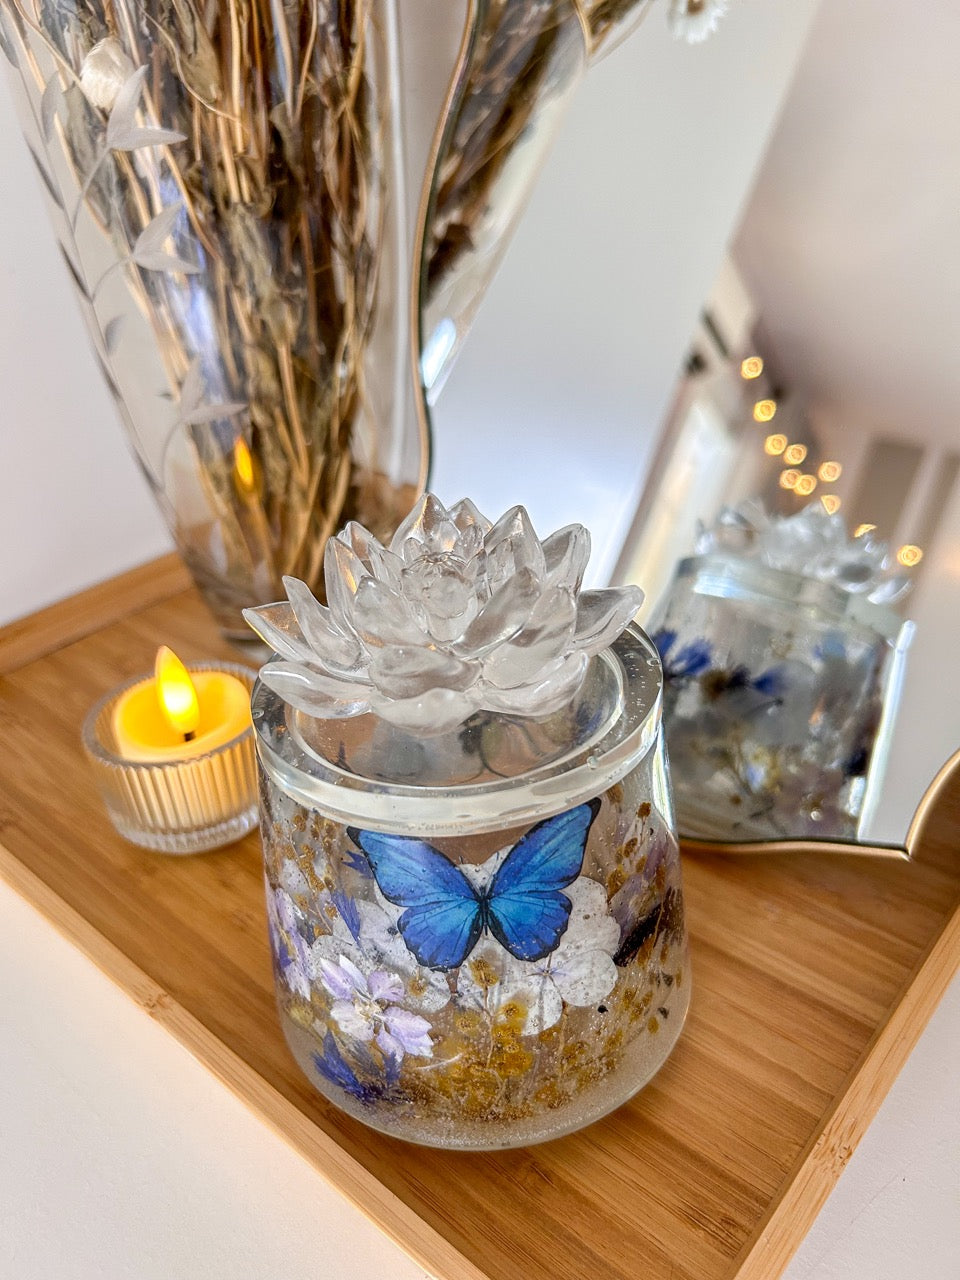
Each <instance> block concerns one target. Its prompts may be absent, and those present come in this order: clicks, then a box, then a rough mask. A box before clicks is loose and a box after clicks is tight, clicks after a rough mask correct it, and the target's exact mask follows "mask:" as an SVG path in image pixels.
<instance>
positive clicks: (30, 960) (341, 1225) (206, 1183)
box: [0, 855, 960, 1280]
mask: <svg viewBox="0 0 960 1280" xmlns="http://www.w3.org/2000/svg"><path fill="white" fill-rule="evenodd" d="M144 856H150V855H144ZM694 998H696V997H695V996H694ZM0 1011H2V1026H3V1035H2V1037H0V1079H2V1080H3V1082H4V1087H3V1089H2V1090H0V1143H2V1150H3V1159H2V1160H0V1277H2V1280H14V1278H16V1280H126V1278H127V1277H130V1278H131V1280H132V1278H134V1277H135V1278H136V1280H274V1278H275V1280H289V1278H290V1277H297V1280H375V1278H378V1277H382V1276H389V1277H390V1280H423V1277H424V1275H425V1273H424V1272H423V1271H422V1269H421V1268H420V1267H418V1266H417V1265H416V1264H414V1263H413V1262H412V1261H411V1260H410V1259H409V1258H408V1257H407V1255H406V1254H404V1253H403V1252H402V1251H401V1250H400V1249H399V1248H398V1247H397V1246H396V1245H394V1244H393V1243H392V1242H390V1241H389V1240H388V1239H387V1238H386V1237H385V1236H383V1235H382V1234H381V1233H380V1232H379V1231H378V1230H377V1229H376V1228H375V1227H373V1226H372V1224H370V1222H369V1221H368V1220H367V1219H366V1218H364V1217H363V1216H362V1215H361V1214H360V1213H359V1212H358V1211H357V1210H356V1209H354V1208H353V1207H352V1206H351V1205H350V1204H349V1203H348V1202H347V1201H346V1200H344V1199H343V1198H342V1197H341V1196H340V1195H339V1193H337V1192H335V1191H334V1190H333V1189H332V1188H331V1187H330V1186H329V1184H328V1183H326V1182H325V1181H324V1180H323V1179H322V1178H321V1177H320V1175H319V1174H318V1173H317V1172H316V1171H315V1170H314V1169H313V1168H312V1167H311V1166H310V1165H308V1164H307V1163H306V1162H305V1161H303V1160H301V1159H300V1157H299V1156H297V1155H296V1154H295V1153H294V1152H293V1151H291V1150H290V1148H289V1147H287V1146H286V1144H285V1143H284V1142H283V1141H282V1140H281V1139H280V1138H278V1137H276V1136H275V1135H274V1134H273V1133H272V1132H271V1131H270V1130H269V1129H267V1128H266V1127H265V1126H264V1125H262V1124H261V1123H260V1122H259V1121H258V1120H256V1119H255V1118H254V1117H253V1116H252V1114H251V1113H250V1112H249V1111H248V1110H247V1109H246V1108H245V1107H244V1106H243V1104H242V1103H240V1102H238V1101H237V1100H236V1099H235V1098H234V1097H233V1095H232V1094H230V1093H229V1092H228V1091H227V1090H226V1088H224V1087H223V1086H222V1085H220V1084H219V1083H218V1082H217V1081H216V1080H215V1079H214V1078H213V1076H212V1075H210V1074H209V1073H208V1072H207V1071H206V1070H205V1069H204V1068H203V1067H201V1066H200V1065H199V1064H198V1063H197V1062H196V1061H195V1060H194V1059H193V1058H192V1057H191V1056H190V1055H189V1054H188V1053H187V1051H186V1050H185V1049H183V1048H182V1047H181V1046H180V1045H178V1044H177V1043H176V1042H175V1041H174V1040H173V1039H172V1037H170V1036H169V1035H168V1034H167V1033H166V1032H165V1031H164V1030H163V1029H162V1028H161V1027H159V1026H158V1025H157V1024H156V1023H155V1022H153V1021H152V1020H151V1019H150V1018H149V1017H148V1016H147V1015H146V1014H145V1013H144V1012H143V1011H142V1010H141V1009H139V1007H138V1006H137V1005H135V1004H134V1003H133V1001H132V1000H130V999H128V998H127V997H126V996H125V995H123V994H122V993H121V992H120V991H119V990H118V989H117V988H116V987H114V986H113V984H112V983H111V982H110V981H109V979H107V978H106V977H104V976H103V974H101V973H100V972H99V970H97V969H96V968H94V966H93V965H92V964H91V963H90V962H89V961H87V960H86V959H85V958H84V957H83V956H81V955H80V953H79V952H77V951H75V950H74V948H73V947H72V946H71V945H70V944H69V943H67V942H65V941H64V940H63V939H62V938H60V937H59V935H58V934H56V933H55V932H54V931H53V929H52V928H51V927H50V926H49V925H48V924H47V923H46V921H44V920H43V919H42V918H41V917H40V916H39V915H38V914H37V913H36V912H35V911H34V910H33V909H32V908H31V907H29V906H28V905H27V904H26V903H24V902H23V901H22V900H21V899H19V898H18V897H17V896H16V895H15V894H14V893H13V891H12V890H11V889H9V888H8V887H7V886H6V885H5V884H3V883H2V882H0ZM958 1028H960V981H955V982H954V984H953V986H952V987H951V988H950V991H949V992H948V994H947V996H946V998H945V999H944V1001H943V1003H942V1005H941V1007H940V1009H939V1010H938V1011H937V1013H936V1014H935V1016H934V1018H933V1020H932V1021H931V1023H930V1026H929V1027H928V1029H927V1031H926V1032H925V1034H924V1036H923V1038H922V1040H921V1041H920V1044H919V1046H918V1048H917V1050H916V1051H915V1053H914V1054H913V1056H912V1058H911V1059H910V1061H909V1063H908V1065H907V1067H906V1069H905V1070H904V1072H903V1073H902V1074H901V1076H900V1078H899V1079H898V1080H897V1082H896V1084H895V1085H894V1087H893V1089H892V1091H891V1093H890V1094H889V1096H888V1098H887V1100H886V1102H885V1103H884V1105H883V1107H882V1108H881V1111H880V1114H879V1116H878V1118H877V1120H876V1121H875V1122H874V1124H873V1126H872V1127H871V1129H870V1130H869V1132H868V1134H867V1136H866V1138H865V1139H864V1141H863V1142H862V1144H861V1146H860V1147H859V1149H858V1150H857V1151H856V1153H855V1154H854V1156H853V1158H852V1160H851V1161H850V1164H849V1165H848V1167H847V1169H846V1171H845V1172H844V1174H843V1176H842V1178H841V1179H840V1182H839V1183H838V1185H837V1188H836V1190H835V1191H834V1193H833V1195H832V1196H831V1198H830V1200H829V1201H828V1202H827V1205H826V1208H825V1209H824V1211H823V1213H822V1214H821V1215H820V1217H819V1219H818V1220H817V1222H816V1224H815V1226H814V1228H813V1230H812V1231H811V1233H810V1235H809V1236H808V1238H807V1239H806V1241H805V1242H804V1243H803V1245H802V1246H801V1248H800V1251H799V1253H798V1254H797V1255H796V1257H795V1258H794V1260H793V1262H792V1263H791V1265H790V1267H789V1269H788V1271H787V1273H786V1276H787V1280H919V1277H920V1276H923V1277H924V1280H956V1277H957V1274H958V1270H960V1268H958V1260H960V1176H958V1173H957V1151H958V1148H960V1107H958V1106H957V1094H956V1073H955V1070H950V1069H948V1070H944V1066H945V1064H949V1065H951V1066H955V1064H956V1062H957V1060H958V1057H960V1043H958ZM632 1211H633V1212H637V1213H642V1211H643V1207H642V1205H636V1206H633V1210H632ZM517 1280H523V1277H522V1276H519V1275H518V1277H517ZM584 1280H588V1278H587V1277H584Z"/></svg>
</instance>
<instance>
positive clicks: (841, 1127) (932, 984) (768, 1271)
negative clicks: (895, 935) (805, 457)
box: [730, 902, 960, 1280]
mask: <svg viewBox="0 0 960 1280" xmlns="http://www.w3.org/2000/svg"><path fill="white" fill-rule="evenodd" d="M958 971H960V902H958V903H957V905H956V906H955V908H954V910H953V912H952V914H951V915H950V916H948V918H947V920H946V922H945V924H944V927H943V929H942V930H941V931H940V933H939V934H938V935H937V937H936V938H935V939H934V940H933V941H932V942H931V944H930V946H929V948H928V949H927V952H926V954H925V955H924V956H923V958H922V959H921V960H920V961H919V962H918V964H917V966H916V968H915V969H914V971H913V973H912V974H911V975H910V977H909V978H908V980H907V982H906V983H905V984H904V986H903V989H902V990H901V992H900V994H899V995H898V997H897V999H896V1000H895V1001H894V1002H893V1004H892V1005H891V1007H890V1009H889V1011H888V1013H887V1016H886V1019H885V1020H884V1022H883V1023H882V1024H881V1025H880V1026H879V1027H878V1028H877V1030H876V1031H875V1032H874V1034H873V1037H872V1038H871V1040H870V1043H869V1044H868V1045H867V1047H866V1049H864V1051H863V1054H862V1055H861V1057H860V1060H859V1061H858V1062H857V1064H856V1066H854V1068H853V1069H852V1071H851V1072H850V1074H849V1075H848V1076H847V1079H846V1080H845V1081H844V1084H843V1086H842V1088H841V1090H840V1092H839V1094H838V1096H837V1098H836V1099H835V1101H834V1102H833V1103H832V1104H831V1106H830V1108H829V1109H828V1110H827V1112H826V1113H825V1115H824V1118H823V1123H822V1125H821V1127H820V1130H819V1132H818V1133H816V1134H814V1135H813V1136H812V1137H811V1139H810V1141H809V1142H808V1144H807V1146H806V1147H805V1148H804V1150H803V1151H802V1152H801V1154H800V1155H799V1156H798V1158H797V1161H796V1163H795V1164H794V1166H793V1168H792V1169H791V1171H790V1173H789V1174H788V1175H787V1177H786V1178H785V1179H784V1183H783V1187H782V1189H781V1193H780V1195H779V1198H778V1199H776V1200H775V1201H774V1202H773V1203H772V1204H771V1205H770V1207H769V1209H768V1210H767V1213H766V1214H765V1216H764V1218H763V1220H762V1221H761V1222H760V1224H759V1226H758V1227H757V1229H756V1231H755V1232H754V1233H753V1235H752V1236H751V1238H750V1239H749V1240H748V1241H747V1243H746V1245H745V1246H744V1247H743V1249H742V1250H741V1252H740V1254H739V1255H738V1257H737V1259H736V1262H735V1264H734V1268H733V1270H732V1271H731V1273H730V1274H731V1280H772V1278H774V1277H777V1276H780V1275H782V1274H783V1271H784V1270H785V1269H786V1266H787V1263H788V1262H789V1261H790V1259H791V1258H792V1257H793V1255H794V1253H795V1252H796V1251H797V1249H798V1247H799V1246H800V1244H801V1242H802V1241H803V1239H804V1237H805V1236H806V1234H807V1232H808V1231H809V1230H810V1227H811V1226H812V1225H813V1222H814V1219H815V1218H816V1216H817V1214H818V1213H819V1212H820V1210H821V1209H822V1208H823V1205H824V1204H825V1203H826V1200H827V1197H828V1196H829V1195H830V1193H831V1191H832V1190H833V1188H834V1186H835V1185H836V1183H837V1180H838V1179H839V1177H840V1175H841V1173H843V1170H844V1169H845V1168H846V1166H847V1163H848V1161H849V1160H850V1157H851V1156H852V1155H853V1153H854V1151H855V1150H856V1148H857V1144H858V1143H859V1142H860V1139H861V1138H862V1137H863V1135H864V1134H865V1133H866V1131H867V1129H868V1127H869V1125H870V1122H871V1121H872V1120H873V1118H874V1116H875V1115H876V1114H877V1111H878V1110H879V1109H880V1104H881V1103H882V1102H883V1100H884V1098H885V1097H886V1095H887V1093H888V1091H889V1089H890V1086H891V1085H892V1084H893V1082H894V1080H895V1079H896V1078H897V1076H898V1075H899V1074H900V1071H901V1070H902V1069H903V1066H904V1064H905V1063H906V1061H907V1058H909V1056H910V1054H911V1052H912V1051H913V1048H914V1046H915V1045H916V1043H917V1041H918V1040H919V1039H920V1035H921V1033H922V1031H923V1029H924V1028H925V1027H926V1025H927V1023H928V1022H929V1021H930V1018H931V1017H932V1015H933V1012H934V1010H935V1009H936V1007H937V1005H938V1004H939V1002H940V1000H941V998H942V996H943V994H944V993H945V991H946V989H947V987H948V986H949V985H950V982H951V981H952V979H953V978H954V976H955V975H956V973H957V972H958Z"/></svg>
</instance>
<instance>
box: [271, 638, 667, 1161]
mask: <svg viewBox="0 0 960 1280" xmlns="http://www.w3.org/2000/svg"><path fill="white" fill-rule="evenodd" d="M253 719H254V725H255V729H256V734H257V740H258V754H259V759H260V785H261V825H262V833H263V844H264V857H265V873H266V892H267V914H268V920H269V932H270V942H271V948H272V955H273V965H274V973H275V978H276V989H277V1000H278V1006H279V1012H280V1019H281V1023H282V1026H283V1031H284V1034H285V1036H286V1038H287V1042H288V1044H289V1046H290V1049H291V1051H292V1053H293V1055H294V1057H295V1058H296V1060H297V1062H298V1064H299V1065H300V1067H301V1069H302V1070H303V1071H304V1073H305V1074H306V1075H307V1077H308V1078H309V1079H310V1081H311V1082H312V1083H313V1084H314V1086H315V1087H316V1088H317V1089H319V1090H320V1092H321V1093H323V1094H325V1095H326V1096H327V1097H328V1098H329V1099H330V1100H331V1101H332V1102H334V1103H335V1104H336V1105H337V1106H339V1107H341V1108H342V1109H343V1110H344V1111H347V1112H349V1113H350V1114H351V1115H353V1116H355V1117H356V1118H357V1119H359V1120H362V1121H364V1122H365V1123H367V1124H369V1125H372V1126H373V1127H374V1128H377V1129H380V1130H382V1131H383V1132H386V1133H389V1134H393V1135H395V1136H397V1137H401V1138H406V1139H409V1140H411V1141H415V1142H420V1143H425V1144H428V1145H434V1146H443V1147H454V1148H461V1149H493V1148H498V1147H509V1146H520V1145H525V1144H528V1143H533V1142H540V1141H543V1140H545V1139H548V1138H553V1137H557V1136H559V1135H561V1134H564V1133H567V1132H569V1131H571V1130H573V1129H576V1128H579V1127H580V1126H582V1125H584V1124H587V1123H589V1122H590V1121H592V1120H595V1119H597V1118H598V1117H600V1116H602V1115H604V1114H606V1113H607V1112H608V1111H611V1110H612V1109H613V1108H615V1107H617V1106H619V1105H620V1104H621V1103H623V1102H624V1101H626V1099H628V1098H629V1097H630V1096H631V1095H632V1094H633V1093H634V1092H636V1090H637V1089H639V1088H640V1087H641V1086H642V1085H643V1084H645V1083H646V1081H647V1080H649V1079H650V1077H651V1076H652V1075H653V1074H654V1073H655V1072H656V1071H657V1070H658V1069H659V1067H660V1066H661V1065H662V1064H663V1062H664V1060H665V1059H666V1057H667V1056H668V1054H669V1053H670V1051H671V1049H672V1048H673V1046H674V1044H675V1043H676V1040H677V1037H678V1036H679V1034H680V1030H681V1028H682V1025H683V1021H684V1017H685V1014H686V1010H687V1005H688V1001H689V991H690V975H689V961H688V956H687V941H686V929H685V924H684V911H683V894H682V887H681V878H680V862H679V856H678V850H677V844H676V840H675V836H674V830H673V825H674V824H673V817H672V807H671V801H670V795H669V789H668V783H667V777H666V772H665V764H664V753H663V745H662V736H661V729H660V664H659V662H658V660H657V657H656V652H655V650H654V649H653V646H652V645H651V644H650V642H649V641H648V640H647V638H646V637H645V636H644V635H643V634H642V633H641V632H639V631H638V630H636V629H635V628H632V627H631V628H629V629H628V630H627V631H626V632H624V634H623V635H622V636H621V637H620V638H619V639H618V640H617V641H616V642H615V643H614V644H613V645H611V646H610V647H609V648H608V649H606V650H604V651H603V652H602V653H601V654H600V655H598V656H597V657H596V658H595V659H594V660H593V661H592V663H591V666H590V668H589V670H588V673H587V676H586V679H585V681H584V684H583V685H582V686H581V688H580V690H579V692H578V693H577V695H576V697H575V698H574V700H573V702H572V703H571V704H570V705H569V706H568V707H566V708H564V709H563V710H562V711H559V712H557V713H556V714H554V715H551V716H548V717H543V718H540V719H533V718H520V717H511V716H506V715H502V714H495V713H488V712H479V713H477V714H476V715H474V716H472V717H471V718H470V719H469V720H468V721H466V722H465V723H464V724H463V725H462V726H460V728H458V729H457V730H455V731H453V732H451V733H447V734H443V735H440V736H437V737H421V736H414V735H411V734H408V733H406V732H404V731H402V730H400V729H398V728H396V727H394V726H391V725H388V724H386V723H384V722H383V721H381V720H379V719H378V718H377V717H375V716H373V715H366V716H359V717H356V718H354V719H347V720H320V719H316V718H313V717H310V716H306V715H304V714H303V713H302V712H300V711H297V710H295V709H293V708H292V707H290V706H289V705H288V704H287V703H285V702H284V701H283V700H282V699H281V698H280V697H279V696H278V695H277V694H276V693H274V692H272V691H271V690H270V689H269V688H267V687H266V686H265V685H264V684H263V683H262V682H261V683H259V684H258V686H257V688H256V690H255V693H254V699H253Z"/></svg>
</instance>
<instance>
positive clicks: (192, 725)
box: [154, 645, 200, 737]
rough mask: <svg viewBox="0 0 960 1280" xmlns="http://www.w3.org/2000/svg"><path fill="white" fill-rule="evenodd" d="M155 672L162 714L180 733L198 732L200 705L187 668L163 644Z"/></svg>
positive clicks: (158, 654)
mask: <svg viewBox="0 0 960 1280" xmlns="http://www.w3.org/2000/svg"><path fill="white" fill-rule="evenodd" d="M154 671H155V673H156V677H157V697H158V698H159V699H160V706H161V708H162V710H163V714H164V715H165V716H166V718H167V720H168V721H169V722H170V724H171V726H172V727H173V728H174V729H176V731H177V733H182V734H183V735H184V737H186V736H187V735H188V734H193V733H195V732H196V728H197V725H198V724H199V723H200V703H199V702H198V700H197V691H196V689H195V688H194V686H193V681H192V680H191V679H190V673H189V672H188V671H187V668H186V667H185V666H184V665H183V663H182V662H181V661H180V659H179V658H178V657H177V655H176V654H175V653H174V652H173V650H172V649H168V648H167V646H166V645H161V646H160V648H159V649H158V650H157V661H156V663H155V666H154Z"/></svg>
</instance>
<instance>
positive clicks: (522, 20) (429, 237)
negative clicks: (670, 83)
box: [414, 0, 651, 427]
mask: <svg viewBox="0 0 960 1280" xmlns="http://www.w3.org/2000/svg"><path fill="white" fill-rule="evenodd" d="M650 3H651V0H547V3H542V4H536V5H531V4H517V3H516V2H515V0H470V2H469V4H468V11H467V17H466V24H465V27H464V33H463V40H462V44H461V47H460V52H459V56H458V59H457V65H456V69H455V72H454V76H453V79H452V81H451V85H450V89H449V92H448V96H447V101H446V104H445V107H444V110H443V112H442V114H441V117H440V121H439V124H438V128H437V133H436V137H435V140H434V146H433V150H432V153H431V155H430V157H429V161H428V165H427V172H426V177H425V182H424V190H423V197H422V203H421V210H420V225H419V228H418V235H417V241H416V262H415V265H414V276H415V280H416V281H417V282H418V283H417V290H418V297H417V315H416V319H415V326H416V329H417V333H416V340H415V343H414V346H415V349H416V352H417V358H416V367H417V370H418V371H419V384H420V392H421V419H422V421H423V423H424V424H425V425H427V426H428V427H429V420H430V411H431V409H432V406H433V405H434V404H435V403H436V401H437V399H438V397H439V395H440V393H441V391H442V390H443V387H444V384H445V383H446V380H447V377H448V376H449V374H450V371H451V369H452V368H453V365H454V362H455V361H456V358H457V356H458V355H459V353H460V351H461V349H462V346H463V343H464V342H465V340H466V337H467V334H468V332H469V330H470V327H471V325H472V323H473V320H474V318H475V316H476V314H477V311H478V310H479V307H480V304H481V302H482V301H483V297H484V294H485V293H486V290H487V287H488V286H489V284H490V282H491V280H492V279H493V276H494V275H495V274H496V271H497V269H498V268H499V266H500V263H501V261H502V259H503V255H504V253H505V252H506V250H507V247H508V245H509V243H510V240H511V237H512V236H513V233H514V231H515V230H516V227H517V224H518V222H519V220H520V218H521V216H522V214H523V211H524V208H525V207H526V204H527V201H528V199H529V197H530V194H531V191H532V189H533V185H534V183H535V181H536V178H537V175H538V174H539V172H540V169H541V166H542V164H543V161H544V159H545V157H546V155H547V154H548V152H549V150H550V148H551V147H552V145H553V142H554V139H555V137H556V133H557V130H558V128H559V126H560V123H561V120H562V118H563V115H564V109H565V107H566V105H567V102H568V100H569V98H570V96H571V94H572V93H573V91H574V90H575V89H576V87H577V85H578V84H579V83H580V80H581V78H582V76H583V73H584V71H585V70H586V68H587V66H588V65H589V63H590V62H591V61H593V60H594V59H596V58H599V57H600V56H602V55H603V54H604V53H606V52H607V51H608V50H609V49H611V48H613V47H615V46H616V45H617V44H618V43H619V42H620V41H621V40H622V39H624V38H625V37H626V36H627V35H628V34H629V33H630V32H631V31H632V30H633V29H634V28H635V27H636V26H637V25H638V23H639V22H640V21H641V19H642V18H643V17H644V16H645V14H646V12H647V10H648V9H649V6H650Z"/></svg>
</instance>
